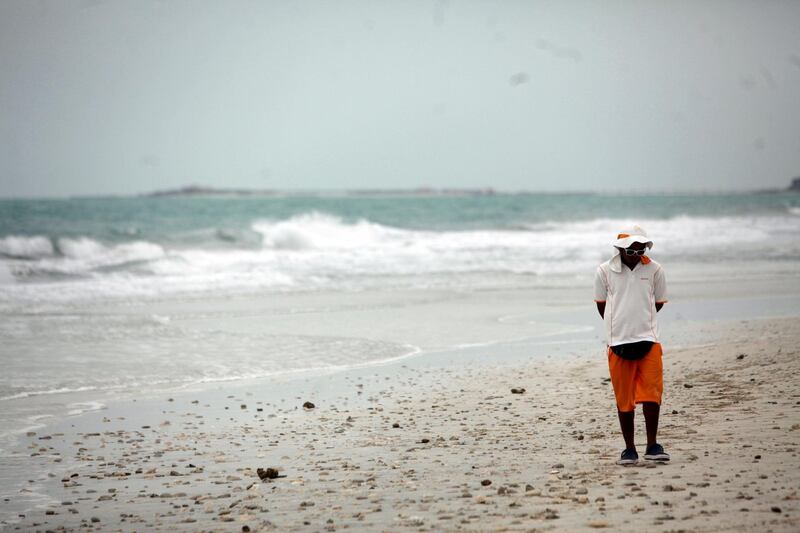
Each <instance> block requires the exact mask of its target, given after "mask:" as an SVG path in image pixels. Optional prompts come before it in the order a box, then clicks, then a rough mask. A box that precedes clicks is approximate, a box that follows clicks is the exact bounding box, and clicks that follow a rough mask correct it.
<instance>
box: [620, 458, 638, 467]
mask: <svg viewBox="0 0 800 533" xmlns="http://www.w3.org/2000/svg"><path fill="white" fill-rule="evenodd" d="M638 462H639V460H638V459H618V460H617V464H618V465H620V466H628V465H635V464H636V463H638Z"/></svg>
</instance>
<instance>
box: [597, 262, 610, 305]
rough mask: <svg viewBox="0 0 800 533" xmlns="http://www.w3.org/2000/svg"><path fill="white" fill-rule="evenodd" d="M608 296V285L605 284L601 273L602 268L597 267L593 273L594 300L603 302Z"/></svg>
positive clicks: (604, 278)
mask: <svg viewBox="0 0 800 533" xmlns="http://www.w3.org/2000/svg"><path fill="white" fill-rule="evenodd" d="M607 297H608V285H606V277H605V275H604V274H603V269H602V268H600V267H598V268H597V272H595V275H594V301H595V302H605V301H606V298H607Z"/></svg>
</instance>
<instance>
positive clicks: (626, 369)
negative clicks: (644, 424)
mask: <svg viewBox="0 0 800 533" xmlns="http://www.w3.org/2000/svg"><path fill="white" fill-rule="evenodd" d="M608 370H609V372H610V373H611V385H612V386H613V387H614V396H615V397H616V399H617V409H619V410H620V411H622V412H623V413H624V412H628V411H634V410H635V409H636V404H637V403H642V402H655V403H657V404H659V405H661V393H662V391H663V390H664V371H663V367H662V364H661V344H660V343H654V344H653V347H652V348H650V351H649V352H647V355H645V356H644V357H642V358H641V359H637V360H635V361H630V360H627V359H623V358H622V357H620V356H618V355H617V354H615V353H614V352H613V351H611V347H610V346H609V347H608Z"/></svg>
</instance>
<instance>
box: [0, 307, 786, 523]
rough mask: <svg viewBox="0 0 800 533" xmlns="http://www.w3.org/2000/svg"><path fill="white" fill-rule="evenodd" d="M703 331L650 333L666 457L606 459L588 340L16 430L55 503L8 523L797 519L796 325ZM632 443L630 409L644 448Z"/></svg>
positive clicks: (604, 416)
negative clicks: (569, 353) (568, 352)
mask: <svg viewBox="0 0 800 533" xmlns="http://www.w3.org/2000/svg"><path fill="white" fill-rule="evenodd" d="M704 328H706V331H705V332H704V335H702V337H705V338H708V339H711V342H709V343H706V344H704V345H701V346H686V347H682V348H681V347H677V346H665V355H664V360H665V383H666V386H665V399H664V404H663V406H662V418H661V430H660V441H661V442H662V443H663V444H664V445H665V447H666V449H667V451H668V452H670V453H671V455H672V461H671V462H669V463H668V464H652V463H648V462H645V461H643V460H642V461H640V464H638V465H637V466H631V467H620V466H617V465H615V464H614V461H615V460H616V458H617V457H618V455H619V452H620V451H621V448H622V439H621V436H620V435H619V431H618V426H617V419H616V412H615V408H614V400H613V393H612V390H611V386H610V384H609V381H608V374H607V367H606V362H605V360H604V358H603V357H602V355H599V354H601V352H600V351H599V350H592V353H581V354H579V355H576V356H575V357H557V358H553V359H548V360H547V361H546V363H545V362H543V360H542V359H532V360H528V361H526V362H521V361H520V360H519V359H516V360H513V362H511V360H510V359H508V358H499V359H498V361H497V363H491V362H490V363H485V364H474V365H473V364H458V363H454V362H453V359H449V360H448V361H447V362H446V363H445V362H441V361H439V362H437V361H436V360H427V359H421V360H414V361H401V362H397V363H393V364H388V365H384V366H380V367H376V368H367V369H361V370H357V371H352V372H346V373H339V374H335V375H330V376H322V377H318V378H315V379H313V380H300V381H297V382H291V383H290V382H287V383H283V384H275V383H273V382H269V381H261V382H256V383H247V384H241V385H237V386H230V387H225V388H218V389H215V390H205V391H198V392H191V391H190V392H185V393H182V394H180V395H172V396H170V397H163V398H157V399H150V400H140V401H126V402H121V403H118V404H115V405H112V406H110V407H109V408H108V409H105V410H103V411H97V412H94V413H86V414H84V415H82V416H80V417H77V418H74V419H65V420H63V421H62V422H61V423H59V424H56V425H52V426H49V427H48V428H47V431H48V432H47V433H43V432H41V431H37V432H35V433H30V434H28V435H27V436H26V437H25V441H24V442H25V446H26V451H27V453H29V454H30V461H31V464H36V465H37V466H45V467H46V468H48V470H49V472H50V474H49V476H50V477H49V480H48V481H46V482H45V484H44V487H40V488H43V489H44V492H46V493H47V494H49V495H51V496H52V497H53V498H55V500H54V501H52V502H51V503H49V504H46V505H43V506H42V507H41V508H40V509H35V510H33V511H30V512H27V513H25V514H24V516H20V517H19V520H20V521H19V522H18V523H17V524H12V525H8V526H6V528H7V529H8V530H9V531H13V530H25V531H30V530H42V531H44V530H59V529H64V530H88V531H91V530H98V531H100V530H102V531H118V530H120V531H158V530H162V531H163V530H179V531H248V530H249V531H261V530H276V531H335V530H344V529H354V530H364V531H441V530H468V531H487V530H488V531H544V530H556V531H580V530H595V529H604V528H605V529H608V530H614V531H633V530H641V529H646V530H648V531H681V530H683V531H752V530H762V531H797V530H798V529H800V505H798V491H799V490H800V468H798V464H800V460H798V452H799V451H800V381H798V380H797V378H796V376H797V375H798V371H800V359H799V358H798V355H799V354H798V348H797V346H798V341H799V340H800V321H798V320H797V318H796V317H795V318H772V319H762V320H735V321H727V322H719V323H715V324H708V325H705V326H704ZM495 349H497V350H502V349H503V348H502V347H487V348H485V349H484V351H485V352H487V353H490V352H491V351H492V350H495ZM272 387H277V388H280V387H283V388H282V389H281V390H282V391H284V392H280V391H277V390H273V389H272ZM519 388H524V392H521V393H515V392H512V389H519ZM286 391H291V392H286ZM518 392H519V391H518ZM276 398H280V399H279V400H276ZM305 402H313V403H314V406H313V407H310V406H308V405H307V406H306V407H305V408H304V407H303V404H304V403H305ZM643 439H644V427H643V419H642V417H641V415H640V414H639V415H637V443H640V450H639V451H640V454H642V452H643V443H642V441H643ZM64 465H68V466H66V467H65V466H64ZM268 468H271V469H275V470H276V471H277V474H278V477H275V478H272V479H270V477H271V476H272V475H274V474H275V472H273V471H267V470H266V469H268ZM258 469H264V470H262V472H261V476H260V475H259V473H258ZM262 477H263V478H264V479H262ZM34 483H35V484H37V485H39V486H41V485H42V483H41V481H39V480H33V482H32V484H34ZM5 504H9V502H5Z"/></svg>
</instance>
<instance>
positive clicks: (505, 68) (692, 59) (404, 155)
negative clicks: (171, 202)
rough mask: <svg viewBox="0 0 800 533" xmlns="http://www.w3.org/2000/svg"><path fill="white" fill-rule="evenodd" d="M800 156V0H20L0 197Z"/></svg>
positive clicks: (589, 176)
mask: <svg viewBox="0 0 800 533" xmlns="http://www.w3.org/2000/svg"><path fill="white" fill-rule="evenodd" d="M798 175H800V2H798V1H786V2H763V1H753V2H745V1H740V2H737V1H727V0H726V1H716V2H714V1H705V2H704V1H683V2H678V1H663V2H645V1H642V0H636V1H628V2H595V1H586V2H568V1H554V2H536V1H520V2H510V1H503V2H500V1H494V0H493V1H482V2H479V1H471V2H470V1H456V0H451V1H424V2H422V1H420V2H413V1H401V0H396V1H392V2H388V1H384V2H382V1H375V0H371V1H364V2H350V1H340V2H337V1H332V0H331V1H324V2H322V1H321V2H310V1H299V0H292V1H252V2H251V1H209V2H205V1H199V0H191V1H152V0H130V1H124V2H123V1H108V2H103V1H64V0H48V1H32V0H0V196H63V195H70V194H106V193H134V192H141V191H148V190H152V189H158V188H168V187H178V186H182V185H186V184H202V185H210V186H218V187H254V188H280V189H286V188H288V189H305V188H315V189H342V188H373V187H374V188H387V187H403V188H406V187H418V186H424V185H427V186H434V187H448V186H452V187H459V186H460V187H483V186H490V187H495V188H497V189H501V190H518V189H531V190H587V189H593V190H597V189H601V190H625V189H628V188H636V189H647V190H653V189H657V190H665V189H666V190H674V189H715V190H718V189H752V188H760V187H772V186H777V187H784V186H786V185H787V184H788V182H789V179H790V178H792V177H793V176H798Z"/></svg>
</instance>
